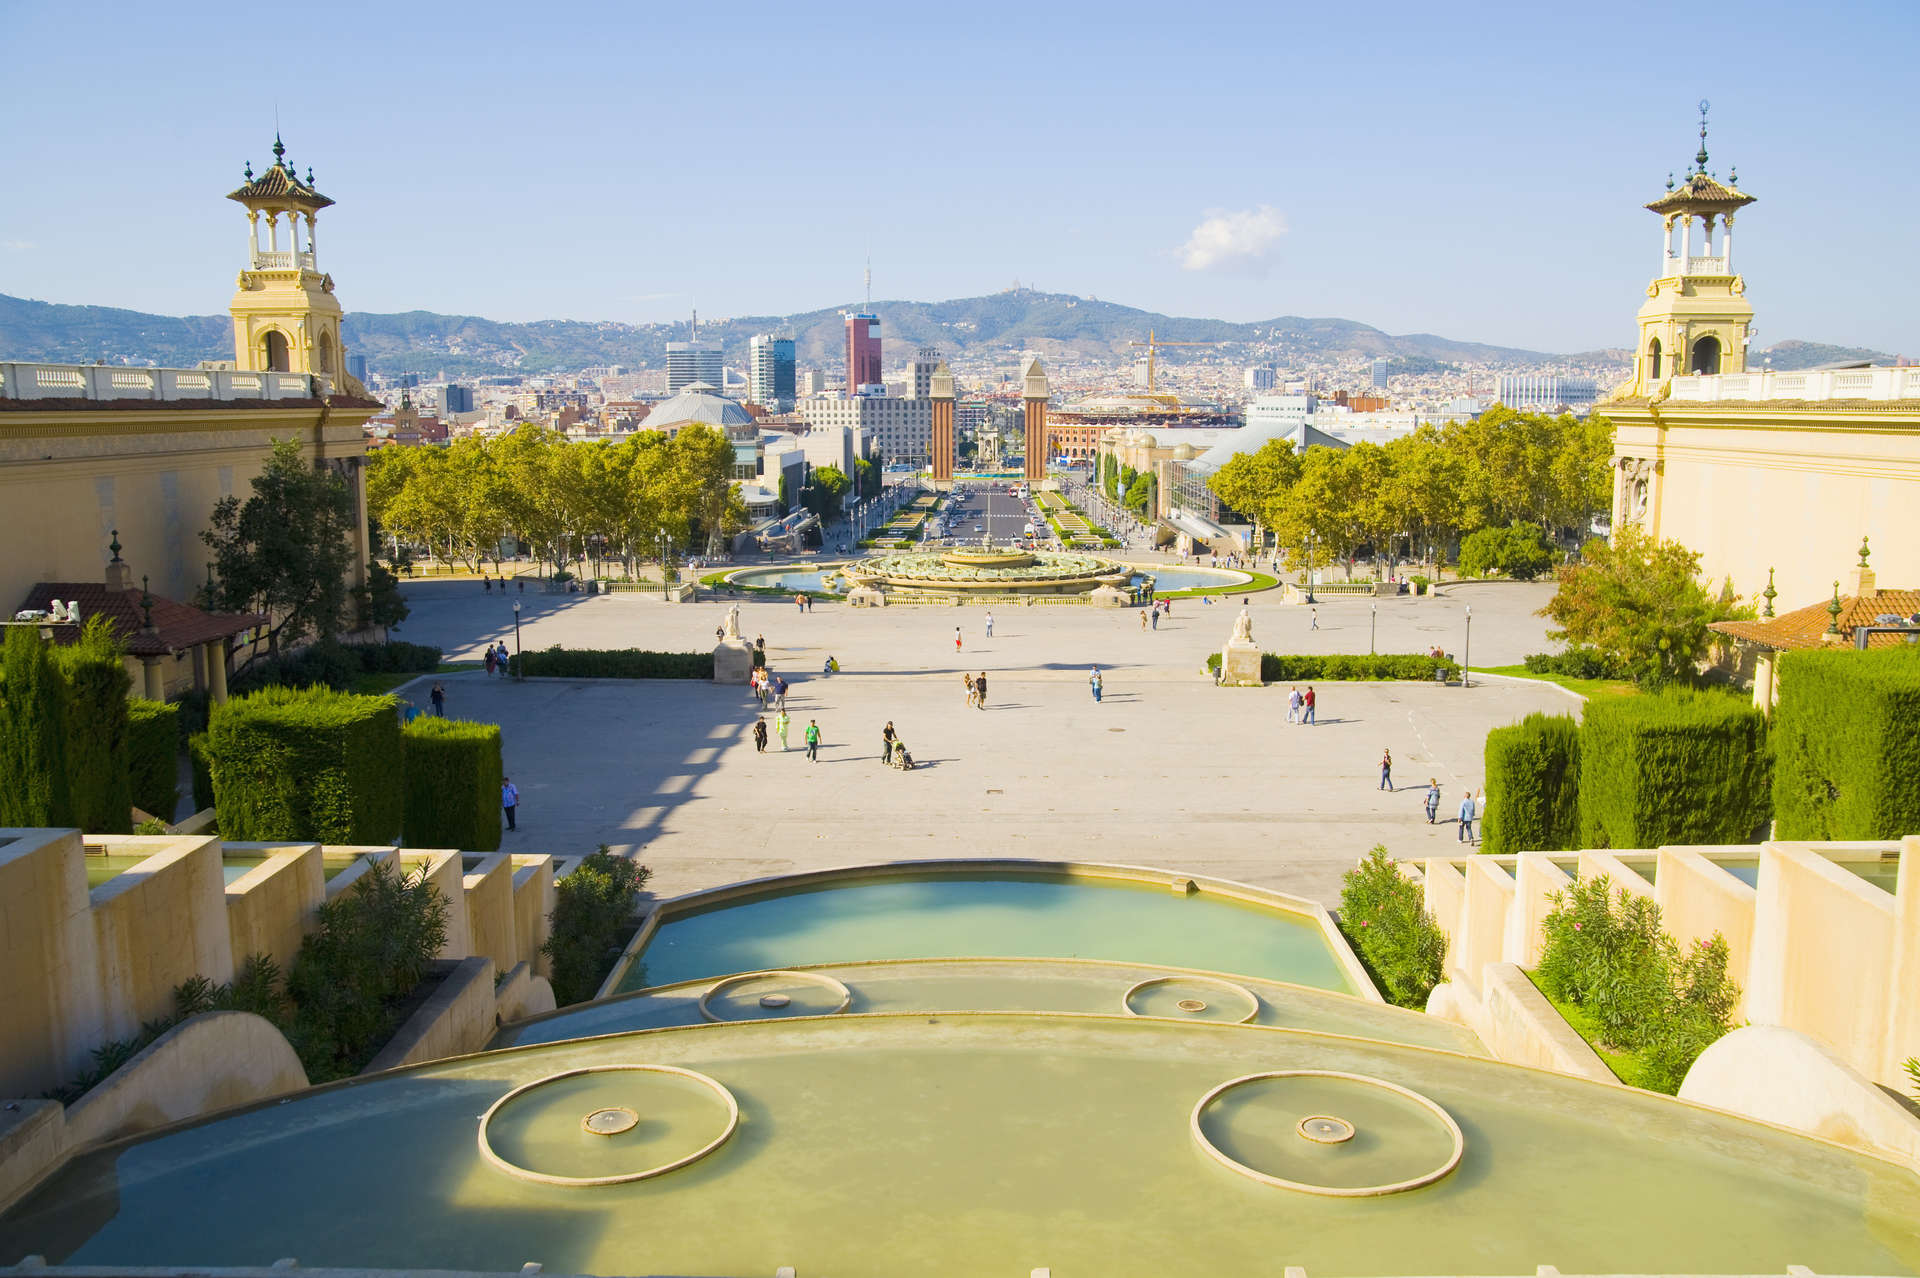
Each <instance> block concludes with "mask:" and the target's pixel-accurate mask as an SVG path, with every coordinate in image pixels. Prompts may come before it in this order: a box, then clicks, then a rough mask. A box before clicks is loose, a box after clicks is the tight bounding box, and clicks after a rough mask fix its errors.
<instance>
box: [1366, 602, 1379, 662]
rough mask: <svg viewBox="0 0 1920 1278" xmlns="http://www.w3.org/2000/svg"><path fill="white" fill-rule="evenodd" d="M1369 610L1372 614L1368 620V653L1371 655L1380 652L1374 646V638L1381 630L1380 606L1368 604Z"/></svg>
mask: <svg viewBox="0 0 1920 1278" xmlns="http://www.w3.org/2000/svg"><path fill="white" fill-rule="evenodd" d="M1367 609H1368V611H1369V613H1371V615H1370V616H1369V617H1368V618H1367V652H1368V653H1369V654H1371V653H1374V652H1377V651H1379V649H1377V648H1375V647H1374V646H1373V636H1374V634H1375V632H1376V631H1378V630H1379V628H1380V605H1379V604H1368V605H1367Z"/></svg>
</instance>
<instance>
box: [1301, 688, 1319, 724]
mask: <svg viewBox="0 0 1920 1278" xmlns="http://www.w3.org/2000/svg"><path fill="white" fill-rule="evenodd" d="M1300 703H1301V707H1302V709H1303V710H1304V712H1305V713H1303V714H1302V715H1301V716H1300V722H1302V723H1314V722H1316V720H1315V719H1314V717H1313V685H1312V684H1308V685H1307V695H1306V696H1304V697H1302V698H1301V699H1300Z"/></svg>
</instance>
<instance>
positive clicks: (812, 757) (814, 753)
mask: <svg viewBox="0 0 1920 1278" xmlns="http://www.w3.org/2000/svg"><path fill="white" fill-rule="evenodd" d="M806 738H807V762H808V763H818V762H820V725H819V724H817V723H815V722H814V721H813V720H811V719H809V720H807V731H806Z"/></svg>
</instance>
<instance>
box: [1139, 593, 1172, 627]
mask: <svg viewBox="0 0 1920 1278" xmlns="http://www.w3.org/2000/svg"><path fill="white" fill-rule="evenodd" d="M1162 614H1164V615H1166V616H1167V617H1168V618H1169V619H1171V618H1172V616H1173V600H1171V599H1156V600H1154V601H1153V602H1152V603H1150V604H1148V605H1147V610H1146V611H1145V612H1143V613H1141V614H1140V628H1141V629H1142V630H1145V629H1147V628H1148V627H1152V628H1153V629H1155V630H1158V629H1159V628H1160V618H1161V615H1162Z"/></svg>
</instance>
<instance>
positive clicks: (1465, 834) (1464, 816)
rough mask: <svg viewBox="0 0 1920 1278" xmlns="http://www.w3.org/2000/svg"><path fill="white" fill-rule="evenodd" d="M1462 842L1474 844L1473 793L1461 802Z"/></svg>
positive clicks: (1468, 792)
mask: <svg viewBox="0 0 1920 1278" xmlns="http://www.w3.org/2000/svg"><path fill="white" fill-rule="evenodd" d="M1460 842H1462V843H1471V842H1473V791H1471V790H1469V791H1467V793H1466V797H1465V798H1463V799H1461V800H1460Z"/></svg>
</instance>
